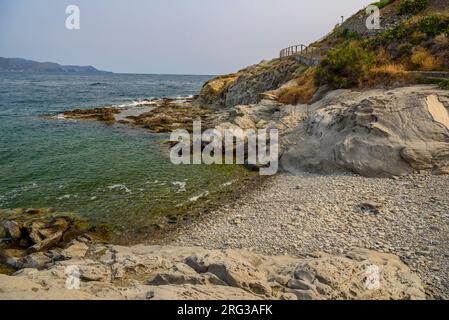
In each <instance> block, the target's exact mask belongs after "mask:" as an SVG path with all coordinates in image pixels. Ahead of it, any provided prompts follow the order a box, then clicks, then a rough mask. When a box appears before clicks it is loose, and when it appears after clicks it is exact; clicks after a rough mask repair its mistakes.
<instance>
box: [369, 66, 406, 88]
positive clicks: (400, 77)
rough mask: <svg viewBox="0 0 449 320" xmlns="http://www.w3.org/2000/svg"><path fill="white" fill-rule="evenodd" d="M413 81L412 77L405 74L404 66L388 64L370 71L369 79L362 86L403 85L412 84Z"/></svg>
mask: <svg viewBox="0 0 449 320" xmlns="http://www.w3.org/2000/svg"><path fill="white" fill-rule="evenodd" d="M413 80H414V79H413V76H411V75H410V74H409V73H408V72H407V70H406V68H405V66H403V65H401V64H395V63H389V64H384V65H381V66H376V67H374V68H372V69H370V71H369V78H368V79H367V81H366V82H365V83H364V84H365V86H368V87H375V86H379V85H403V84H407V83H412V82H413Z"/></svg>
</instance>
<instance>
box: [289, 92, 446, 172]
mask: <svg viewBox="0 0 449 320" xmlns="http://www.w3.org/2000/svg"><path fill="white" fill-rule="evenodd" d="M448 108H449V91H447V90H440V89H438V88H437V87H434V86H412V87H404V88H396V89H392V90H384V89H373V90H366V91H354V90H337V91H332V92H330V93H328V94H327V95H326V96H325V97H324V98H323V99H321V100H320V101H318V102H316V103H314V104H312V105H310V106H308V118H307V119H306V120H305V121H304V122H303V123H301V124H300V125H299V126H298V128H297V129H295V130H294V132H292V133H290V134H288V135H286V137H285V138H284V139H283V145H284V146H285V152H284V154H283V155H282V157H281V166H282V167H283V168H284V169H285V170H287V171H289V172H295V171H298V170H301V171H302V170H312V171H319V172H332V171H338V170H349V171H352V172H355V173H358V174H361V175H364V176H370V177H382V176H383V177H388V176H393V175H404V174H408V173H411V172H413V171H417V170H428V169H432V168H435V167H439V168H444V167H445V166H447V165H448V163H449V115H448ZM443 172H444V170H438V173H443Z"/></svg>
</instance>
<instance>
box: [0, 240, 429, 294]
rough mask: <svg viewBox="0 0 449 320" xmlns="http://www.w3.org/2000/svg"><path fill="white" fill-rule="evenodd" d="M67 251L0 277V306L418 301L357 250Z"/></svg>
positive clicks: (386, 257) (380, 256) (415, 283)
mask: <svg viewBox="0 0 449 320" xmlns="http://www.w3.org/2000/svg"><path fill="white" fill-rule="evenodd" d="M73 246H76V248H70V247H69V248H67V249H66V252H69V253H70V254H69V255H67V256H66V257H65V260H62V261H59V262H54V263H53V265H52V266H51V267H49V268H48V269H45V270H41V271H38V270H36V269H32V268H28V269H23V270H20V271H18V272H16V273H15V274H14V275H13V276H7V275H0V299H193V300H195V299H300V300H303V299H425V293H424V289H423V287H422V284H421V281H420V280H419V278H418V277H417V276H416V275H414V274H412V273H411V271H410V270H409V269H408V267H406V266H405V265H404V264H403V263H402V262H401V261H400V259H399V258H398V257H396V256H394V255H391V254H384V253H376V252H373V251H368V250H363V249H354V250H352V251H351V252H348V253H347V254H346V255H345V256H330V255H328V254H324V253H318V254H315V255H310V256H307V257H301V258H298V257H292V256H281V257H266V256H261V255H257V254H254V253H250V252H246V251H235V250H225V251H219V250H205V249H201V248H181V247H157V246H143V245H138V246H134V247H120V246H112V245H111V246H104V245H91V246H90V247H89V250H88V252H87V254H86V252H85V251H84V249H85V248H84V247H83V248H81V247H80V245H79V244H77V243H75V244H73ZM81 249H82V250H81ZM73 253H77V254H75V255H73ZM78 253H81V255H79V254H78ZM31 266H32V265H31V264H30V267H31ZM78 280H79V282H78Z"/></svg>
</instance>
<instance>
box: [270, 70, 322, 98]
mask: <svg viewBox="0 0 449 320" xmlns="http://www.w3.org/2000/svg"><path fill="white" fill-rule="evenodd" d="M295 81H296V84H294V85H289V86H287V87H286V88H285V89H283V90H281V92H280V94H279V95H278V100H279V102H281V103H284V104H293V105H295V104H298V103H307V102H309V101H310V99H312V97H313V95H314V94H315V92H316V91H317V90H318V87H317V86H316V84H315V69H314V68H313V69H310V70H308V71H307V72H305V73H304V74H303V75H302V76H300V77H299V78H297V79H296V80H295Z"/></svg>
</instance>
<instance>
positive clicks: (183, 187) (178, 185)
mask: <svg viewBox="0 0 449 320" xmlns="http://www.w3.org/2000/svg"><path fill="white" fill-rule="evenodd" d="M171 184H172V185H173V186H175V187H176V188H178V190H177V191H176V193H180V192H186V185H187V182H185V181H172V183H171Z"/></svg>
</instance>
